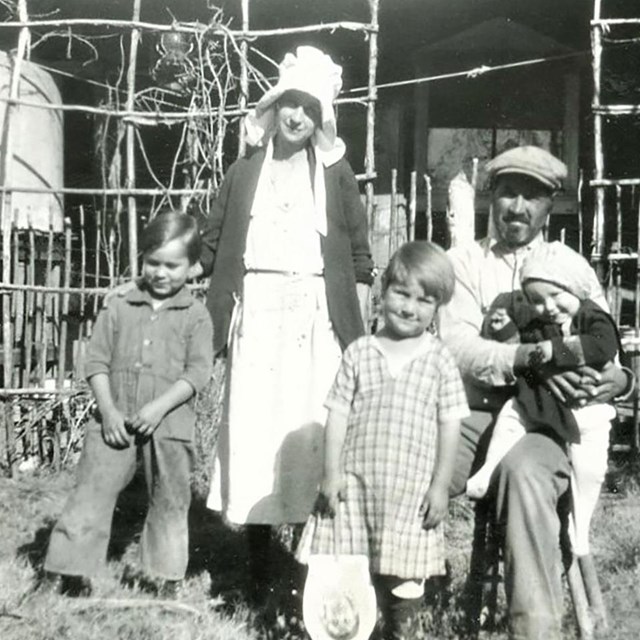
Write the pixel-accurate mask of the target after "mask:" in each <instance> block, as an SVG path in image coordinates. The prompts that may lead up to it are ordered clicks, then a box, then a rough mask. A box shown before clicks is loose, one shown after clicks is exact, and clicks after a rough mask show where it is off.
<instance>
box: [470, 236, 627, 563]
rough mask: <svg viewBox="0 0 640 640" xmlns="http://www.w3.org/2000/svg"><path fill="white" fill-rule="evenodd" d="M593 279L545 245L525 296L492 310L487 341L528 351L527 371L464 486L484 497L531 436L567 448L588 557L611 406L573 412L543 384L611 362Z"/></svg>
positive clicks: (528, 263)
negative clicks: (500, 469)
mask: <svg viewBox="0 0 640 640" xmlns="http://www.w3.org/2000/svg"><path fill="white" fill-rule="evenodd" d="M595 277H596V276H595V273H594V272H593V270H592V268H591V267H590V266H589V264H588V262H587V261H586V260H585V259H584V258H583V257H582V256H581V255H580V254H578V253H576V252H575V251H573V250H572V249H570V248H569V247H567V246H566V245H564V244H561V243H559V242H551V243H541V244H540V245H538V246H537V247H536V248H534V249H533V250H532V251H531V252H530V254H529V255H528V257H527V258H526V259H525V261H524V264H523V266H522V270H521V273H520V281H521V285H522V292H514V293H513V294H511V295H509V296H507V297H506V298H505V299H504V300H499V301H497V302H496V303H494V306H493V309H492V310H490V313H489V315H488V316H487V319H486V321H485V326H484V328H483V335H484V337H487V338H491V339H496V340H500V341H503V342H518V341H519V342H521V343H523V344H525V343H526V344H531V350H530V351H529V354H528V367H527V368H526V369H525V370H524V371H521V372H519V375H518V376H517V379H516V393H515V396H514V397H513V398H512V399H511V400H509V401H508V402H507V403H506V404H505V405H504V407H503V409H502V410H501V411H500V413H499V415H498V418H497V421H496V424H495V428H494V431H493V435H492V438H491V443H490V445H489V449H488V452H487V458H486V461H485V464H484V465H483V466H482V467H481V468H480V469H479V470H478V472H477V473H476V474H475V475H473V476H472V477H471V478H469V480H468V482H467V495H468V496H469V497H471V498H474V499H480V498H482V497H484V495H485V494H486V492H487V490H488V487H489V484H490V480H491V476H492V474H493V471H494V470H495V468H496V467H497V466H498V464H499V463H500V460H501V459H502V458H503V457H504V455H505V454H506V453H507V452H508V451H509V450H510V449H511V448H512V447H513V446H514V445H515V444H516V442H517V441H518V440H520V438H522V437H523V436H524V434H525V433H526V432H528V431H541V432H546V433H548V434H549V435H550V437H552V438H555V439H559V440H561V441H563V442H567V443H569V445H570V446H569V452H570V458H571V464H572V468H573V475H572V483H571V484H572V491H573V502H574V506H573V522H572V525H573V526H572V527H571V537H572V543H573V548H574V552H575V553H576V554H577V555H584V554H587V553H588V552H589V542H588V533H589V523H590V521H591V516H592V514H593V511H594V509H595V506H596V503H597V500H598V496H599V493H600V486H601V484H602V481H603V479H604V474H605V471H606V468H607V449H608V442H609V430H610V428H611V420H612V419H613V418H614V417H615V410H614V408H613V407H612V406H611V405H609V404H590V405H587V406H583V407H571V406H567V405H566V404H564V403H562V402H561V401H560V400H558V399H557V398H556V397H555V396H554V395H553V394H552V393H551V392H550V391H549V389H548V388H547V386H546V385H545V379H546V377H547V376H548V375H549V374H551V373H553V372H558V371H562V370H570V369H576V368H578V367H581V366H584V365H587V366H589V367H592V368H594V369H596V370H599V369H601V368H602V367H603V366H604V365H605V364H606V363H607V362H610V361H612V360H614V358H615V357H616V355H617V354H618V352H619V350H620V349H621V346H620V338H619V334H618V330H617V327H616V325H615V323H614V321H613V319H612V318H611V316H610V315H609V314H608V313H607V312H606V311H605V310H604V309H603V308H602V307H600V306H599V305H598V304H597V303H595V302H594V301H593V300H591V299H590V297H589V296H590V294H591V292H592V291H593V288H594V287H593V283H594V281H595Z"/></svg>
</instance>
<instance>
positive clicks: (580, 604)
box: [567, 556, 593, 640]
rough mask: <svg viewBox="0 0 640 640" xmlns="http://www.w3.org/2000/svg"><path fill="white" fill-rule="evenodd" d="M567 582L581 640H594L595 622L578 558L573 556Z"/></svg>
mask: <svg viewBox="0 0 640 640" xmlns="http://www.w3.org/2000/svg"><path fill="white" fill-rule="evenodd" d="M567 582H568V583H569V592H570V594H571V601H572V602H573V610H574V612H575V614H576V622H577V623H578V631H579V633H580V638H581V640H592V638H593V620H592V619H591V613H590V612H589V602H588V600H587V593H586V591H585V587H584V582H583V580H582V574H581V573H580V566H579V564H578V559H577V557H576V556H573V558H572V561H571V566H570V567H569V569H568V571H567Z"/></svg>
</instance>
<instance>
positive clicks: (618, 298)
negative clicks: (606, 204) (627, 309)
mask: <svg viewBox="0 0 640 640" xmlns="http://www.w3.org/2000/svg"><path fill="white" fill-rule="evenodd" d="M615 252H616V253H617V254H618V255H619V254H620V253H622V187H621V186H620V185H619V184H618V185H616V243H615ZM612 262H613V264H612V265H611V267H612V270H613V275H614V280H613V287H614V289H613V292H612V295H611V300H612V302H613V304H612V305H611V313H612V314H613V319H614V320H615V322H616V324H617V325H620V314H621V312H622V289H621V286H622V265H621V264H620V260H619V259H618V258H614V259H613V260H612Z"/></svg>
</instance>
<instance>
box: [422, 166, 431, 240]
mask: <svg viewBox="0 0 640 640" xmlns="http://www.w3.org/2000/svg"><path fill="white" fill-rule="evenodd" d="M423 178H424V184H425V188H426V191H427V198H426V209H425V216H426V219H427V240H428V241H429V242H431V240H432V238H433V212H432V211H431V207H432V205H431V178H430V177H429V176H428V175H427V174H426V173H425V174H424V176H423Z"/></svg>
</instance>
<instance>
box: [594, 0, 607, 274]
mask: <svg viewBox="0 0 640 640" xmlns="http://www.w3.org/2000/svg"><path fill="white" fill-rule="evenodd" d="M593 18H594V20H599V19H600V0H595V3H594V16H593ZM601 29H602V27H601V25H599V24H593V25H592V27H591V51H592V55H593V108H594V111H593V142H594V165H595V175H594V178H595V179H596V180H601V179H602V178H604V154H603V150H602V115H601V113H600V112H599V111H598V107H600V106H601V102H600V96H601V82H600V69H601V65H602V30H601ZM604 214H605V193H604V187H601V186H600V187H596V192H595V210H594V218H593V236H592V237H593V240H592V246H591V251H592V261H593V263H594V267H595V269H596V272H597V274H598V277H599V279H600V282H602V281H603V279H604V262H603V260H604V251H605V238H604Z"/></svg>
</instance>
